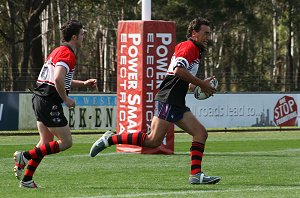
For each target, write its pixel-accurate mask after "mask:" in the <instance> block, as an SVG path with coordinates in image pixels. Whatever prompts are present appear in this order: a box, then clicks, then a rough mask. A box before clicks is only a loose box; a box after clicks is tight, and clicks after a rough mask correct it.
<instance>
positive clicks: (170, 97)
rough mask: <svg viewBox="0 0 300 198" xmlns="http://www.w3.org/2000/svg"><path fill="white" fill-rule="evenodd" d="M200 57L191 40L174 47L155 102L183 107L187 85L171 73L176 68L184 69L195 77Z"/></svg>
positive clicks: (196, 47) (198, 50) (198, 49)
mask: <svg viewBox="0 0 300 198" xmlns="http://www.w3.org/2000/svg"><path fill="white" fill-rule="evenodd" d="M200 56H201V51H200V48H199V47H198V46H197V45H196V44H195V43H194V42H193V41H191V40H187V41H184V42H181V43H179V44H178V45H176V46H175V52H174V54H173V57H172V59H171V62H170V65H169V68H168V71H167V75H166V77H165V79H164V80H163V82H162V83H161V85H160V87H159V91H158V93H157V94H156V96H155V100H158V101H161V102H164V103H169V104H173V105H176V106H185V97H186V94H187V91H188V87H189V83H188V82H186V81H183V80H181V79H180V78H178V77H177V76H175V74H174V72H173V71H174V69H175V68H176V67H184V68H185V69H186V70H188V71H189V72H190V73H191V74H193V75H194V76H195V75H196V74H197V71H198V68H199V63H200V58H201V57H200Z"/></svg>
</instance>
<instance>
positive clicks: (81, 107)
mask: <svg viewBox="0 0 300 198" xmlns="http://www.w3.org/2000/svg"><path fill="white" fill-rule="evenodd" d="M31 97H32V94H20V99H19V100H20V111H19V120H20V122H19V129H23V130H24V129H36V118H35V115H34V112H33V110H32V104H31ZM70 98H73V99H74V100H75V102H76V106H75V108H73V109H70V108H68V107H66V106H65V105H64V104H63V108H64V114H65V116H66V118H67V120H68V121H69V126H70V128H71V129H76V130H78V129H84V130H89V129H99V130H115V129H116V110H117V109H116V95H115V94H70Z"/></svg>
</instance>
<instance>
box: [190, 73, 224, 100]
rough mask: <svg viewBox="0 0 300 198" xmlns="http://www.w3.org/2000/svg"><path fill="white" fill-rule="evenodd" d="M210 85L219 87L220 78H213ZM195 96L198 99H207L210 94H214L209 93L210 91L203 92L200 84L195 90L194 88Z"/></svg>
mask: <svg viewBox="0 0 300 198" xmlns="http://www.w3.org/2000/svg"><path fill="white" fill-rule="evenodd" d="M210 85H211V86H212V87H213V88H215V89H217V87H218V80H217V79H216V78H213V79H211V81H210ZM194 96H195V98H196V99H198V100H205V99H207V98H209V97H210V96H212V94H208V93H204V92H202V91H201V88H200V87H199V86H197V87H196V88H195V90H194Z"/></svg>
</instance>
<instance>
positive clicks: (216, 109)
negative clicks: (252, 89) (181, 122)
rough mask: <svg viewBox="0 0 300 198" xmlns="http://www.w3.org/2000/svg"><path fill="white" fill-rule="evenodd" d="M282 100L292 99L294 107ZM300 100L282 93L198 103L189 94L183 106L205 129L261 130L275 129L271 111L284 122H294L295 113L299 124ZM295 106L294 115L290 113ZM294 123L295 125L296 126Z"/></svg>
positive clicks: (231, 96)
mask: <svg viewBox="0 0 300 198" xmlns="http://www.w3.org/2000/svg"><path fill="white" fill-rule="evenodd" d="M284 96H288V97H289V98H290V97H291V98H294V100H295V103H294V102H289V101H288V102H284V101H282V100H283V99H282V98H283V97H284ZM280 99H281V100H280ZM299 99H300V95H299V94H285V93H283V94H215V95H214V96H213V97H210V98H208V99H206V100H197V99H195V98H194V95H193V94H188V95H187V98H186V105H187V106H188V107H189V108H190V109H191V111H192V112H193V113H194V115H195V116H196V118H197V119H198V120H200V122H201V123H202V124H203V125H204V126H205V127H207V128H225V127H228V128H230V127H251V126H253V127H256V126H257V127H261V126H276V125H277V123H274V111H275V112H276V116H275V120H277V119H276V118H277V117H278V116H280V118H281V120H285V121H286V120H288V119H289V118H294V115H295V113H296V112H298V113H297V120H298V118H299V105H297V103H298V101H299ZM280 101H282V102H280ZM278 104H282V105H278ZM297 106H298V109H297V111H293V109H294V107H297ZM297 120H296V123H294V125H297V123H298V122H297ZM280 123H281V122H280Z"/></svg>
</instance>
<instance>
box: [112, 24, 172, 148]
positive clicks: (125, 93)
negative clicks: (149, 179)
mask: <svg viewBox="0 0 300 198" xmlns="http://www.w3.org/2000/svg"><path fill="white" fill-rule="evenodd" d="M174 47H175V23H174V22H168V21H120V22H119V24H118V90H117V98H118V100H117V112H118V113H117V132H118V133H119V134H121V133H124V132H126V133H136V132H139V131H143V132H145V133H146V132H150V125H151V120H152V117H153V113H154V96H155V94H156V93H157V90H158V87H159V85H160V83H161V82H162V80H163V79H164V77H165V74H166V71H167V68H168V64H169V61H170V59H171V57H172V55H173V52H174ZM117 151H119V152H137V153H165V154H171V153H173V152H174V126H172V127H171V128H170V131H169V132H168V133H167V136H166V138H165V140H164V142H163V144H162V145H161V146H160V147H158V148H156V149H149V148H141V147H138V146H130V145H117Z"/></svg>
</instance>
